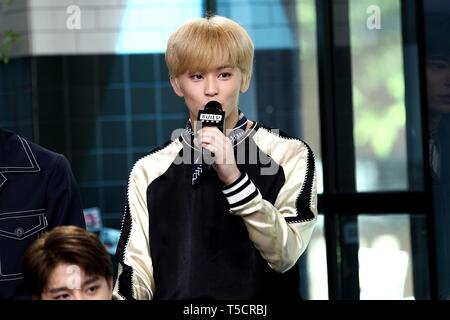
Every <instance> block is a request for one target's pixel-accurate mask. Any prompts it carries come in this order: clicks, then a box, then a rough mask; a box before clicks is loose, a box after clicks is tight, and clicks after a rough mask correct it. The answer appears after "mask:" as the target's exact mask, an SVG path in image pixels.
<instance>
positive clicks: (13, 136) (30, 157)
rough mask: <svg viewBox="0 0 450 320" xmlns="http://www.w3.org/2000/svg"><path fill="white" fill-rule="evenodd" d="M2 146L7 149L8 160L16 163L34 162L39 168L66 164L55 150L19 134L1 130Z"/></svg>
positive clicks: (63, 158)
mask: <svg viewBox="0 0 450 320" xmlns="http://www.w3.org/2000/svg"><path fill="white" fill-rule="evenodd" d="M1 143H2V144H3V145H2V147H3V148H6V149H8V157H9V158H10V159H9V160H8V161H11V162H15V161H17V163H18V164H21V163H22V162H24V163H25V162H26V163H31V164H33V163H36V164H37V165H38V166H39V167H40V168H47V167H55V166H56V167H60V166H64V167H65V166H66V162H67V161H66V158H65V157H64V156H63V155H62V154H59V153H57V152H54V151H52V150H50V149H47V148H45V147H43V146H41V145H39V144H37V143H35V142H33V141H31V140H28V139H25V138H23V137H22V136H20V135H19V134H17V133H15V132H12V131H8V130H1Z"/></svg>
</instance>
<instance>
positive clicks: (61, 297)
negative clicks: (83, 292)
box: [53, 293, 69, 300]
mask: <svg viewBox="0 0 450 320" xmlns="http://www.w3.org/2000/svg"><path fill="white" fill-rule="evenodd" d="M53 299H55V300H67V299H69V295H68V294H66V293H65V294H60V295H59V296H56V297H54V298H53Z"/></svg>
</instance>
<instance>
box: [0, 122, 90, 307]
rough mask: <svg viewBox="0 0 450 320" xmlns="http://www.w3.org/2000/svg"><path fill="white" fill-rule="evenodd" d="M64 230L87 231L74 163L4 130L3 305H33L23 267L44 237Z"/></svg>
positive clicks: (0, 195) (0, 186)
mask: <svg viewBox="0 0 450 320" xmlns="http://www.w3.org/2000/svg"><path fill="white" fill-rule="evenodd" d="M60 225H76V226H80V227H83V228H84V227H85V221H84V215H83V208H82V205H81V197H80V193H79V190H78V186H77V184H76V181H75V177H74V176H73V174H72V171H71V168H70V164H69V162H68V161H67V159H66V158H65V157H64V156H63V155H61V154H57V153H55V152H52V151H50V150H47V149H44V148H43V147H41V146H39V145H37V144H35V143H32V142H30V141H28V140H26V139H24V138H22V137H21V136H19V135H17V134H16V133H14V132H11V131H8V130H2V129H1V128H0V300H3V299H31V295H30V293H29V292H28V291H27V290H26V289H25V288H24V286H23V276H22V273H21V270H20V262H21V260H22V258H23V255H24V253H25V251H26V249H27V248H28V246H29V245H30V244H31V243H32V242H33V241H34V240H35V239H37V238H38V237H39V235H40V234H41V233H42V232H44V231H47V230H51V229H52V228H54V227H56V226H60Z"/></svg>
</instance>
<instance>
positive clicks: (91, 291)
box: [87, 286, 99, 293]
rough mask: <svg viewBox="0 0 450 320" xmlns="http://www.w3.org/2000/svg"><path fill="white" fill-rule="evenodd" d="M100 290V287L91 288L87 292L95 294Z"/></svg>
mask: <svg viewBox="0 0 450 320" xmlns="http://www.w3.org/2000/svg"><path fill="white" fill-rule="evenodd" d="M98 288H99V286H92V287H89V288H87V292H88V293H95V292H97V290H98Z"/></svg>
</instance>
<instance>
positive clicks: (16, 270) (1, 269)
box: [0, 209, 47, 281]
mask: <svg viewBox="0 0 450 320" xmlns="http://www.w3.org/2000/svg"><path fill="white" fill-rule="evenodd" d="M45 213H46V210H45V209H37V210H27V211H16V212H6V213H0V248H2V250H1V251H0V281H6V280H16V279H20V278H21V262H22V258H23V255H24V254H25V251H26V250H27V249H28V247H29V246H30V245H31V243H32V242H33V241H34V240H36V239H37V237H38V233H39V232H40V231H42V230H44V229H45V228H46V227H47V218H46V214H45Z"/></svg>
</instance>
